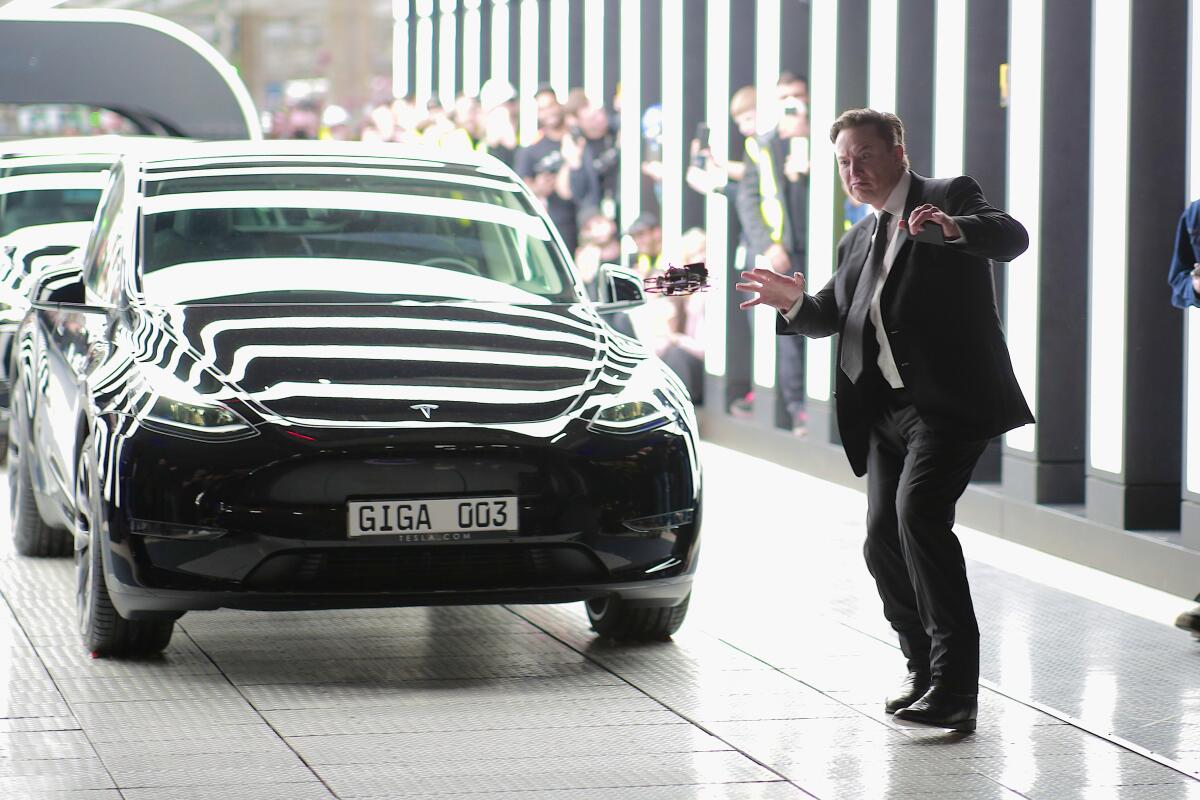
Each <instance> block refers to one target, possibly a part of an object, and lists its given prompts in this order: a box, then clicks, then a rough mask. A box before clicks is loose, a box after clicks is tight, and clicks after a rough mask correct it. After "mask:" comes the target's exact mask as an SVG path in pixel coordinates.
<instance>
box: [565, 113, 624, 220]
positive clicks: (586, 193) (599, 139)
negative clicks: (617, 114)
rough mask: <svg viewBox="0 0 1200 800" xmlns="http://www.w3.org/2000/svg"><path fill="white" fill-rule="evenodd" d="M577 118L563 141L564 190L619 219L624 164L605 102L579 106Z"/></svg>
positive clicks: (587, 205)
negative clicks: (564, 164) (619, 195)
mask: <svg viewBox="0 0 1200 800" xmlns="http://www.w3.org/2000/svg"><path fill="white" fill-rule="evenodd" d="M576 121H577V124H576V125H575V127H574V128H572V129H570V130H569V131H568V132H567V134H566V136H564V137H563V143H562V153H563V158H564V159H565V160H566V163H567V168H568V169H569V173H568V182H567V186H566V187H565V188H566V192H565V194H566V196H567V197H569V198H570V199H571V200H574V201H575V204H576V205H577V206H579V207H580V208H586V209H593V208H598V209H600V210H601V211H602V212H603V213H604V214H605V215H606V216H608V217H610V218H612V219H616V218H617V181H618V177H619V175H620V172H619V170H620V165H621V151H620V150H619V149H617V135H616V131H615V130H614V129H613V127H612V125H611V124H610V123H609V116H608V112H607V111H606V110H605V108H604V106H602V105H596V104H594V103H591V102H588V103H586V104H584V105H583V106H581V107H580V108H579V110H578V112H576Z"/></svg>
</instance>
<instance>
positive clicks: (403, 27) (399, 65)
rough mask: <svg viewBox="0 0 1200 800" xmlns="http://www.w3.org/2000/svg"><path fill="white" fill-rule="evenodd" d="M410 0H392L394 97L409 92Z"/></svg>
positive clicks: (402, 95)
mask: <svg viewBox="0 0 1200 800" xmlns="http://www.w3.org/2000/svg"><path fill="white" fill-rule="evenodd" d="M408 8H409V6H408V0H392V97H404V96H405V95H407V94H408V89H409V86H408Z"/></svg>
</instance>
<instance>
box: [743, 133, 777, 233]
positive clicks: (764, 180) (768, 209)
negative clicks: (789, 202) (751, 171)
mask: <svg viewBox="0 0 1200 800" xmlns="http://www.w3.org/2000/svg"><path fill="white" fill-rule="evenodd" d="M746 157H747V158H749V159H750V160H751V161H753V162H754V163H755V164H757V165H758V193H759V195H760V197H761V198H762V199H761V200H760V201H759V204H758V207H759V210H760V211H761V212H762V218H763V222H765V223H766V225H767V229H768V230H769V231H770V233H771V241H772V242H774V243H775V244H779V243H780V242H782V241H783V201H782V200H781V199H780V198H779V182H778V181H776V180H775V161H774V159H773V158H772V157H771V148H769V147H760V146H759V144H758V140H756V139H755V138H754V137H753V136H749V137H746Z"/></svg>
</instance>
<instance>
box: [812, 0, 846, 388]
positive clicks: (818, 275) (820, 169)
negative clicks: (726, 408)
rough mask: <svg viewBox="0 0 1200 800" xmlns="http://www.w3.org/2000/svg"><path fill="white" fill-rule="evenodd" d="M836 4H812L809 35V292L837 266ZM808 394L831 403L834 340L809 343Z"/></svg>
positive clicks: (832, 0) (834, 1)
mask: <svg viewBox="0 0 1200 800" xmlns="http://www.w3.org/2000/svg"><path fill="white" fill-rule="evenodd" d="M837 20H838V4H837V0H826V1H825V2H820V3H813V4H812V18H811V20H810V21H809V30H810V35H811V37H812V41H811V43H810V48H809V52H810V53H811V54H812V72H811V74H810V75H809V76H808V80H809V91H808V94H809V97H810V98H811V99H810V101H809V104H808V113H809V120H810V127H811V128H812V130H813V131H815V132H816V133H817V135H815V136H813V137H812V140H811V142H810V146H811V148H812V164H811V166H810V167H809V173H808V186H809V195H808V196H809V202H808V230H809V235H808V287H807V291H808V292H809V293H816V292H818V291H820V290H821V288H822V287H823V286H824V285H825V284H826V283H828V282H829V279H830V278H831V277H833V266H834V258H835V256H834V238H833V231H834V220H835V219H836V216H835V212H836V209H835V207H834V198H835V196H836V194H835V189H836V188H837V181H838V176H837V169H836V167H835V159H834V157H833V144H832V143H831V142H830V141H829V137H828V136H826V135H824V133H823V132H824V131H827V130H829V129H830V127H832V126H833V121H834V120H835V119H837V114H838V111H837V59H838V52H837V35H838V22H837ZM807 347H808V350H807V359H806V367H805V381H804V391H805V393H806V394H807V395H808V396H809V397H811V398H813V399H814V400H823V401H826V402H828V400H829V397H830V394H831V387H830V378H831V376H832V355H831V354H832V348H831V345H830V340H829V339H809V340H808V342H807Z"/></svg>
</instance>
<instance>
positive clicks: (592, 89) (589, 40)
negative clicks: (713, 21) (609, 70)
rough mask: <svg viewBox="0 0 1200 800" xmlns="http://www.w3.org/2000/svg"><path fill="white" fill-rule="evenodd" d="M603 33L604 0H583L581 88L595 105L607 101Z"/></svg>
mask: <svg viewBox="0 0 1200 800" xmlns="http://www.w3.org/2000/svg"><path fill="white" fill-rule="evenodd" d="M710 16H711V14H710ZM604 33H605V31H604V0H584V4H583V90H584V91H585V92H587V96H588V99H589V100H591V101H592V102H593V103H596V104H597V105H602V104H607V102H608V98H607V97H605V96H604V55H605V54H604Z"/></svg>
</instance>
